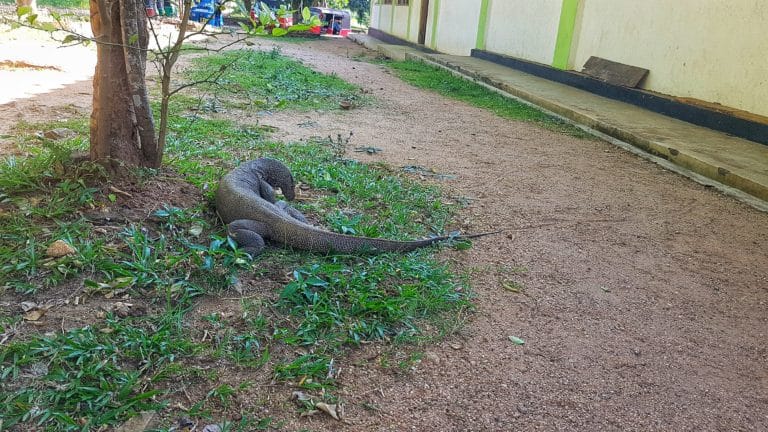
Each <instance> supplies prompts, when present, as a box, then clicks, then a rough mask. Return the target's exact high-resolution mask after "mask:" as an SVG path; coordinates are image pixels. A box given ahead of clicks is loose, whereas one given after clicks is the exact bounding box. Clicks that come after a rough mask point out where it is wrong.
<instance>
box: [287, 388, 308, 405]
mask: <svg viewBox="0 0 768 432" xmlns="http://www.w3.org/2000/svg"><path fill="white" fill-rule="evenodd" d="M291 400H297V401H299V402H307V401H309V400H312V396H310V395H308V394H306V393H304V392H303V391H298V390H297V391H295V392H293V393H291Z"/></svg>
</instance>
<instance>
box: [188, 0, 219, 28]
mask: <svg viewBox="0 0 768 432" xmlns="http://www.w3.org/2000/svg"><path fill="white" fill-rule="evenodd" d="M189 19H190V20H192V21H198V22H202V21H203V20H208V24H209V25H211V26H213V27H221V26H222V25H224V17H222V16H221V4H220V3H219V2H218V1H216V0H200V2H199V3H198V4H196V5H195V6H193V7H192V10H191V11H189Z"/></svg>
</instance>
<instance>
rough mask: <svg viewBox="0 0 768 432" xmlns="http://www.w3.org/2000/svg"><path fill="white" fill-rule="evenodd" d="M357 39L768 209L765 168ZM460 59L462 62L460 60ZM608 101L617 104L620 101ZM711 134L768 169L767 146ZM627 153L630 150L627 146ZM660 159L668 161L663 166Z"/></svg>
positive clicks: (440, 58)
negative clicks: (536, 109)
mask: <svg viewBox="0 0 768 432" xmlns="http://www.w3.org/2000/svg"><path fill="white" fill-rule="evenodd" d="M356 36H364V38H359V39H354V38H352V39H353V40H355V41H356V42H357V43H360V44H362V45H364V46H366V47H367V48H369V49H372V50H377V51H378V52H380V53H382V54H383V55H385V56H387V57H390V58H393V59H396V60H404V59H412V60H418V61H424V62H427V63H430V64H433V65H436V66H439V67H442V68H444V69H447V70H449V71H451V72H453V73H455V74H457V75H459V76H462V77H464V78H467V79H470V80H472V81H474V82H477V83H478V84H481V85H483V86H485V87H487V88H489V89H491V90H494V91H497V92H499V93H501V94H504V95H506V96H508V97H512V98H515V99H518V100H520V101H522V102H524V103H528V104H531V105H534V106H536V107H539V108H541V109H544V110H545V111H548V112H549V113H551V114H554V115H556V116H557V117H560V118H563V119H564V120H566V121H569V122H571V123H574V124H576V125H578V126H580V127H582V128H584V129H586V130H588V131H590V132H593V133H594V134H595V135H597V136H599V137H601V138H603V139H607V140H608V141H609V142H613V143H614V144H617V142H616V141H617V140H618V141H619V142H621V143H623V144H626V145H627V146H626V147H625V146H623V145H622V147H624V148H627V147H629V146H632V147H634V148H635V149H638V150H635V151H632V150H631V151H632V152H633V153H635V154H638V155H640V156H642V157H645V158H646V159H649V160H652V161H654V162H656V163H659V164H660V165H662V166H664V167H665V168H667V169H671V170H673V171H675V172H677V173H679V174H681V175H685V176H687V177H689V178H691V179H693V180H694V181H697V182H699V183H702V184H705V185H707V186H714V187H716V188H717V189H718V190H720V191H721V192H723V193H725V194H727V195H730V196H733V197H734V198H737V199H739V200H740V201H743V202H745V203H747V204H749V205H751V206H753V207H755V208H757V209H759V210H763V211H768V176H766V172H768V171H766V170H765V169H763V170H760V169H757V170H755V169H753V168H754V164H753V165H746V166H745V165H744V164H740V163H738V161H736V162H735V163H734V161H732V160H728V161H725V162H727V163H723V161H718V160H717V158H716V157H712V153H713V152H712V151H709V152H699V151H696V150H695V148H694V149H692V148H689V147H692V146H686V145H685V144H684V142H683V141H682V140H681V139H679V138H670V137H669V136H663V135H661V134H657V135H654V134H642V133H638V132H636V131H634V130H632V129H631V128H630V127H627V126H626V125H624V124H622V123H620V122H617V121H615V120H614V121H611V119H608V120H606V119H604V118H601V116H600V113H599V111H595V110H586V109H585V110H579V109H576V108H574V107H572V106H569V105H568V104H566V103H560V102H559V101H557V100H556V99H555V98H549V97H547V96H546V95H541V94H538V93H537V92H535V91H529V90H527V89H526V88H525V87H524V86H518V85H514V84H510V83H508V82H504V81H503V80H502V79H499V78H497V77H496V75H498V74H494V73H483V72H482V71H480V70H476V69H474V68H472V67H466V66H464V65H462V64H459V63H457V62H456V61H451V60H450V58H451V57H452V56H448V55H442V54H429V53H424V52H421V51H418V50H415V49H413V48H410V47H406V46H401V45H389V44H384V43H381V42H380V41H377V40H376V39H375V38H371V37H370V36H367V35H356ZM372 40H373V41H376V42H373V41H372ZM460 59H461V58H460ZM459 61H463V59H462V60H459ZM557 85H561V84H557ZM574 90H575V89H574ZM575 91H581V90H575ZM585 93H586V92H585ZM595 97H598V96H595ZM612 103H618V104H621V103H620V102H612ZM629 107H630V109H637V110H642V109H641V108H636V107H632V106H629ZM643 111H644V110H643ZM659 116H660V115H659ZM661 117H663V116H661ZM663 120H664V121H665V122H676V123H672V127H679V128H680V129H681V130H682V132H681V133H680V134H678V137H679V136H681V135H683V136H685V132H686V130H690V129H689V128H698V129H699V130H702V131H709V129H706V128H701V127H698V126H694V125H691V124H688V123H685V122H681V121H679V120H674V119H669V118H667V117H663ZM678 123H679V124H678ZM706 133H710V132H706ZM711 134H715V135H712V136H714V137H716V138H717V140H718V143H716V144H712V145H711V146H710V147H712V148H715V149H718V148H723V151H724V152H725V151H730V152H741V153H742V154H744V155H746V158H747V159H750V158H752V159H755V160H765V161H766V166H768V147H766V146H762V145H760V144H757V143H752V142H750V141H745V140H740V139H735V138H734V139H733V140H732V142H730V141H729V142H727V143H726V144H727V145H728V147H727V148H726V147H725V146H724V145H723V143H722V142H721V141H723V140H728V138H727V136H725V135H724V134H720V133H717V132H714V131H712V132H711ZM673 135H674V134H673ZM686 138H687V137H686ZM690 139H695V138H690ZM617 145H618V144H617ZM627 149H628V150H629V148H627ZM662 161H664V162H666V163H662ZM751 168H752V169H751Z"/></svg>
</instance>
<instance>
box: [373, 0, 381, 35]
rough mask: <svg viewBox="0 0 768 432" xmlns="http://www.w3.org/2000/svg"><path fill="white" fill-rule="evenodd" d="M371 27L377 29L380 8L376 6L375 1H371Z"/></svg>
mask: <svg viewBox="0 0 768 432" xmlns="http://www.w3.org/2000/svg"><path fill="white" fill-rule="evenodd" d="M371 3H373V4H371V27H373V28H375V29H378V28H379V9H380V6H379V5H378V4H376V0H371Z"/></svg>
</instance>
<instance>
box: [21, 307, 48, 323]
mask: <svg viewBox="0 0 768 432" xmlns="http://www.w3.org/2000/svg"><path fill="white" fill-rule="evenodd" d="M45 312H46V311H45V309H34V310H31V311H29V312H27V313H25V314H24V319H25V320H27V321H37V320H39V319H40V318H42V317H43V315H45Z"/></svg>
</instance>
